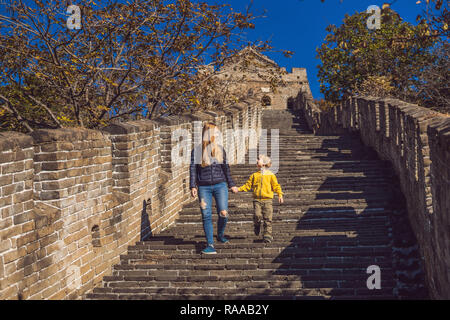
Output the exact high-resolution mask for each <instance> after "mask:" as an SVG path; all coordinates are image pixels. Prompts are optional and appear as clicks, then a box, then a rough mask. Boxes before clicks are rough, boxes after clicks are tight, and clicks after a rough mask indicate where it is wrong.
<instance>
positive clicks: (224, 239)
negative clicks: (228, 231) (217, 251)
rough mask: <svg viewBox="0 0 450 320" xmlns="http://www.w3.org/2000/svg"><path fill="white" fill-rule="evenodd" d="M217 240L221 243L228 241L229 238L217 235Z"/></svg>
mask: <svg viewBox="0 0 450 320" xmlns="http://www.w3.org/2000/svg"><path fill="white" fill-rule="evenodd" d="M217 241H219V242H221V243H228V242H230V240H228V239H227V238H225V237H224V236H222V237H217Z"/></svg>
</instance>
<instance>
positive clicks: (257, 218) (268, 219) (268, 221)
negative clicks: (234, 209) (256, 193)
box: [253, 199, 273, 239]
mask: <svg viewBox="0 0 450 320" xmlns="http://www.w3.org/2000/svg"><path fill="white" fill-rule="evenodd" d="M253 208H254V209H255V211H254V215H253V222H254V223H255V226H259V225H260V223H261V222H262V221H264V234H263V237H268V238H270V239H272V217H273V207H272V199H268V200H258V199H254V200H253Z"/></svg>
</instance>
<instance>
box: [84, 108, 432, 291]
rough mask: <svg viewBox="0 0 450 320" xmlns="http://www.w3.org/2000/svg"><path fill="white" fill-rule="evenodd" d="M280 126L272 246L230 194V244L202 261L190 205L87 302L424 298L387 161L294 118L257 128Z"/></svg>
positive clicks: (277, 114) (197, 220) (271, 114)
mask: <svg viewBox="0 0 450 320" xmlns="http://www.w3.org/2000/svg"><path fill="white" fill-rule="evenodd" d="M277 119H278V120H277ZM281 119H282V120H283V121H280V120H281ZM287 124H288V125H289V126H287ZM280 126H281V130H280V140H279V148H280V149H279V150H280V151H279V154H280V166H279V170H278V173H277V177H278V181H279V183H280V184H281V186H282V188H283V191H284V192H285V203H284V204H283V205H278V201H277V198H276V196H275V199H274V202H273V203H274V218H273V235H274V242H272V243H270V244H265V243H263V242H262V240H261V237H256V236H255V235H254V234H253V224H252V214H253V209H252V197H251V193H238V194H236V195H235V194H232V193H231V192H230V200H229V213H230V220H229V222H228V225H227V229H226V232H225V235H226V236H227V237H228V238H229V239H230V243H228V244H218V243H216V249H217V251H218V253H217V254H216V255H213V256H210V255H207V256H204V255H201V253H200V251H201V250H202V249H203V248H204V246H205V238H204V233H203V228H202V223H201V215H200V210H199V207H198V203H197V201H194V202H192V203H190V204H188V205H186V206H185V207H184V209H183V211H182V212H181V213H180V217H179V219H178V220H177V221H176V224H175V225H174V226H173V227H171V228H170V229H168V230H165V231H163V232H162V233H160V234H158V235H156V236H152V237H151V238H150V239H148V241H142V242H138V243H136V245H134V246H130V247H129V248H128V253H127V254H126V255H122V256H121V262H120V264H118V265H116V266H114V268H113V273H112V276H108V277H105V278H104V280H103V284H102V286H101V287H99V288H95V289H94V290H93V292H91V293H88V294H87V295H86V296H85V298H86V299H164V300H165V299H284V300H291V299H423V298H427V292H426V289H425V285H424V276H423V271H422V266H421V260H420V257H419V254H418V248H417V245H416V243H415V239H414V237H413V235H412V232H411V230H410V228H409V224H408V222H407V218H406V212H405V209H404V204H403V202H402V201H404V200H403V198H402V195H401V193H400V192H399V187H398V184H397V181H396V178H395V175H394V174H393V171H392V169H391V167H390V165H389V163H388V162H385V161H381V160H378V159H377V157H376V155H375V154H374V152H373V151H372V150H370V149H368V148H366V147H364V146H363V144H362V143H361V142H360V140H359V138H358V137H357V136H354V135H347V136H314V135H313V134H312V133H311V131H309V129H308V127H307V125H306V123H305V121H304V119H303V118H302V117H297V116H295V115H293V114H291V113H290V112H289V111H271V110H267V111H265V113H264V117H263V127H264V128H268V129H270V128H280ZM270 148H271V146H270V135H269V138H268V150H271V149H270ZM246 163H247V164H246V165H234V166H232V168H231V170H232V174H233V177H234V179H235V181H236V183H237V184H238V185H242V184H244V183H245V181H246V179H247V178H248V177H249V175H250V174H251V173H252V172H254V171H255V169H256V166H255V164H253V163H252V164H248V156H247V161H246ZM213 216H214V219H213V222H214V230H215V232H216V226H217V224H216V222H217V217H216V215H215V214H214V215H213ZM371 265H377V266H379V267H380V270H381V289H379V290H378V289H374V290H369V289H368V288H367V284H366V281H367V279H368V278H369V276H370V275H371V274H368V273H367V268H368V267H369V266H371Z"/></svg>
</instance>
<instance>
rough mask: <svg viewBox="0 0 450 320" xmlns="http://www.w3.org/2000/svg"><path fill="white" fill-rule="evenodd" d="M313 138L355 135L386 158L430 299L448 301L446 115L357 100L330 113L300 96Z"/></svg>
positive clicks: (298, 106)
mask: <svg viewBox="0 0 450 320" xmlns="http://www.w3.org/2000/svg"><path fill="white" fill-rule="evenodd" d="M293 108H294V110H296V111H298V112H303V113H304V115H305V116H306V120H307V122H308V125H309V127H310V128H311V129H312V130H313V131H314V133H315V134H319V135H326V134H340V133H342V132H344V131H348V130H349V131H355V132H359V134H360V137H361V140H362V141H363V142H364V144H365V145H367V146H369V147H372V148H373V149H374V150H375V151H376V152H377V153H378V155H379V157H380V158H382V159H384V160H389V161H390V162H391V163H392V165H393V167H394V169H395V171H396V174H397V175H398V177H399V180H400V184H401V188H402V192H403V194H404V195H405V197H406V200H407V206H408V215H409V220H410V223H411V226H412V228H413V230H414V232H415V235H416V237H417V240H418V243H419V245H420V249H421V254H422V257H423V259H424V264H425V269H426V274H427V283H428V286H429V290H430V293H431V295H432V297H433V298H438V299H449V298H450V232H449V227H450V117H448V116H446V115H443V114H440V113H437V112H434V111H431V110H429V109H425V108H422V107H419V106H417V105H412V104H408V103H406V102H403V101H399V100H394V99H377V98H374V97H357V98H356V97H355V98H351V99H349V100H347V101H346V102H345V103H343V104H342V105H340V106H339V107H337V108H335V109H333V110H331V111H329V112H321V110H320V109H319V108H318V107H317V106H316V105H315V104H314V103H313V99H312V97H311V95H310V94H309V93H299V95H298V96H297V98H296V100H295V103H294V105H293Z"/></svg>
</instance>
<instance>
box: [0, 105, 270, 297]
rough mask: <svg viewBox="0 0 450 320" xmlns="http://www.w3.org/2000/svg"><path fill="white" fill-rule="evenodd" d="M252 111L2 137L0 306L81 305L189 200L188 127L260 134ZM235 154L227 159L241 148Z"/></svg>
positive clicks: (233, 110) (190, 129) (235, 110)
mask: <svg viewBox="0 0 450 320" xmlns="http://www.w3.org/2000/svg"><path fill="white" fill-rule="evenodd" d="M255 103H256V102H254V101H250V102H249V103H248V104H249V105H250V106H249V107H247V106H246V107H244V108H241V107H236V108H235V107H233V108H230V109H228V110H223V111H218V112H203V113H196V114H186V115H182V116H177V117H166V118H161V119H157V120H155V121H149V120H139V121H130V122H126V123H115V124H111V125H110V126H108V127H106V128H104V129H103V130H102V131H95V130H87V129H75V128H71V129H58V130H36V131H35V132H33V134H31V135H24V134H20V133H15V132H6V133H0V299H79V298H80V297H81V296H82V295H83V294H85V293H86V292H87V291H89V290H91V289H92V288H93V287H95V286H96V285H97V284H99V283H100V282H101V281H102V278H103V276H105V275H110V274H111V271H112V266H113V265H114V264H116V263H118V262H119V258H120V255H121V254H124V253H125V252H126V250H127V246H128V245H132V244H134V243H135V242H136V241H140V240H145V239H146V238H148V237H150V236H151V235H154V234H158V233H159V232H161V231H162V230H164V229H166V228H169V227H170V226H171V225H172V224H173V223H174V222H175V220H176V218H177V217H178V213H179V211H180V210H181V208H182V205H183V204H184V203H186V202H188V201H190V200H191V199H190V190H189V160H190V152H191V148H192V142H193V133H194V129H195V125H194V123H195V121H197V125H198V126H197V127H198V128H199V129H200V130H201V126H202V124H204V123H205V122H206V121H214V122H216V123H217V124H218V125H219V127H220V128H221V129H222V131H223V132H225V131H226V130H227V129H229V128H232V129H234V130H238V129H242V128H249V129H255V131H256V132H261V127H260V125H261V123H260V121H258V117H259V115H260V109H261V108H260V107H259V105H256V104H255ZM248 110H252V112H253V113H252V116H251V117H249V115H248V114H249V112H250V111H248ZM239 119H241V121H239ZM249 119H253V120H251V121H250V120H249ZM198 128H197V129H198ZM200 137H201V135H200ZM228 142H229V141H227V140H226V137H224V145H225V144H228ZM239 147H241V148H242V149H240V150H237V151H235V152H234V158H233V159H237V157H238V156H241V155H242V154H245V152H246V149H247V148H248V143H245V144H244V145H240V146H239ZM237 149H238V148H237ZM174 157H177V159H181V160H184V161H181V162H180V161H179V162H177V163H175V162H174V161H172V160H173V158H174Z"/></svg>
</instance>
